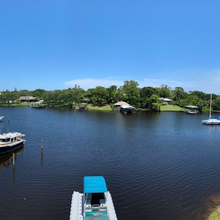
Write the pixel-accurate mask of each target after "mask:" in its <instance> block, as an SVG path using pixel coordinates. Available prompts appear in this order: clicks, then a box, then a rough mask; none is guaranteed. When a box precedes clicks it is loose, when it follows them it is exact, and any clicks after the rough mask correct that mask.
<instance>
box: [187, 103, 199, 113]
mask: <svg viewBox="0 0 220 220" xmlns="http://www.w3.org/2000/svg"><path fill="white" fill-rule="evenodd" d="M186 108H189V110H187V111H186V112H187V113H188V114H190V115H196V114H197V113H198V111H197V109H198V108H199V107H197V106H194V105H187V106H186Z"/></svg>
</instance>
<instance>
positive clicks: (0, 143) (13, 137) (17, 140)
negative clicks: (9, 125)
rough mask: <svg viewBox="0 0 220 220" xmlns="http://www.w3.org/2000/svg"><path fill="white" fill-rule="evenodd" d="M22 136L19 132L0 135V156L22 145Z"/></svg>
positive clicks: (23, 141)
mask: <svg viewBox="0 0 220 220" xmlns="http://www.w3.org/2000/svg"><path fill="white" fill-rule="evenodd" d="M24 136H25V135H24V134H22V133H19V132H9V133H4V134H1V135H0V154H5V153H8V152H10V151H13V150H15V149H17V148H19V147H21V146H23V145H24V143H25V142H26V141H25V140H24Z"/></svg>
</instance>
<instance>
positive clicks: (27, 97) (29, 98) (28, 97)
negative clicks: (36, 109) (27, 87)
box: [20, 96, 35, 100]
mask: <svg viewBox="0 0 220 220" xmlns="http://www.w3.org/2000/svg"><path fill="white" fill-rule="evenodd" d="M34 99H35V97H33V96H21V97H20V100H34Z"/></svg>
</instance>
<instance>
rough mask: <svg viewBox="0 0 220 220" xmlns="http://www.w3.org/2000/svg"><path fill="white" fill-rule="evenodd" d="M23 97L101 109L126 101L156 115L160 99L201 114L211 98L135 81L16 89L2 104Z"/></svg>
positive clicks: (219, 101) (217, 99)
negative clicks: (66, 87) (107, 84)
mask: <svg viewBox="0 0 220 220" xmlns="http://www.w3.org/2000/svg"><path fill="white" fill-rule="evenodd" d="M21 96H33V97H36V101H39V100H43V101H44V103H45V104H47V105H49V106H67V107H73V106H75V105H78V104H79V103H82V102H86V103H88V104H93V105H99V106H102V105H105V104H109V105H111V106H113V105H114V103H116V102H118V101H125V102H127V103H129V104H130V105H132V106H134V107H135V108H139V109H152V110H155V111H158V110H160V106H161V105H162V104H164V103H162V101H161V99H160V98H169V99H172V100H173V102H172V104H174V105H178V106H180V107H183V108H184V107H185V106H187V105H195V106H198V107H199V110H200V111H202V109H204V108H208V107H209V104H210V94H206V93H204V92H202V91H189V92H185V91H184V89H183V88H182V87H175V89H173V90H172V89H171V88H170V87H169V86H167V85H161V86H160V87H155V88H154V87H150V86H148V87H143V88H139V84H138V82H136V81H134V80H126V81H124V85H122V86H120V87H117V86H115V85H112V86H110V87H108V88H105V87H102V86H97V87H96V88H90V89H88V90H87V91H85V90H83V89H82V88H80V87H79V86H77V85H75V87H74V88H68V89H63V90H53V91H47V90H44V89H36V90H34V91H29V90H19V91H18V90H17V89H16V88H15V89H14V91H9V90H5V91H2V92H1V95H0V103H1V104H6V103H8V105H10V103H11V101H15V103H19V102H20V99H19V98H20V97H21ZM212 99H213V100H212V107H213V109H214V110H220V96H218V95H216V94H212Z"/></svg>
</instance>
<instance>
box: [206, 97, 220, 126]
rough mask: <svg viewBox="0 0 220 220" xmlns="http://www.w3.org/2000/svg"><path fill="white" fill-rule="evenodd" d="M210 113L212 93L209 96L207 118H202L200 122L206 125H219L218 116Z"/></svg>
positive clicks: (219, 118) (219, 119)
mask: <svg viewBox="0 0 220 220" xmlns="http://www.w3.org/2000/svg"><path fill="white" fill-rule="evenodd" d="M211 113H212V94H211V96H210V109H209V119H207V120H202V123H203V124H207V125H220V117H212V115H211Z"/></svg>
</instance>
